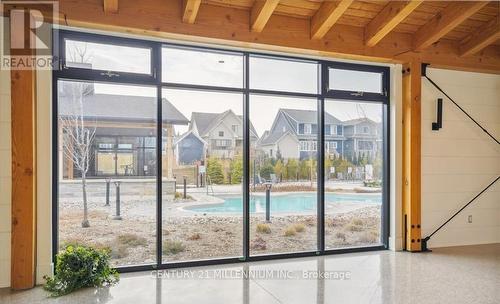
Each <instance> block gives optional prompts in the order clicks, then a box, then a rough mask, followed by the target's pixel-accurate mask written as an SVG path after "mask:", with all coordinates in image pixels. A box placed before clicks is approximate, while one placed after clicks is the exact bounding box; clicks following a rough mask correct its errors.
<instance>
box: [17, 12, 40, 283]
mask: <svg viewBox="0 0 500 304" xmlns="http://www.w3.org/2000/svg"><path fill="white" fill-rule="evenodd" d="M25 18H30V16H29V14H26V15H25ZM24 37H25V44H24V45H25V46H29V45H30V42H29V39H30V31H29V27H26V29H25V32H24ZM11 55H12V56H13V57H18V56H19V57H24V58H26V57H28V56H34V55H35V53H34V51H33V50H31V49H30V48H29V47H28V48H24V49H11ZM35 80H36V71H35V69H25V70H15V69H13V70H11V111H12V211H11V212H12V235H11V246H12V247H11V287H12V289H27V288H32V287H34V286H35V256H36V216H35V214H36V171H35V169H36V147H35V142H36V129H35V128H36V117H35V114H36V99H35V94H36V93H35V92H36V90H35Z"/></svg>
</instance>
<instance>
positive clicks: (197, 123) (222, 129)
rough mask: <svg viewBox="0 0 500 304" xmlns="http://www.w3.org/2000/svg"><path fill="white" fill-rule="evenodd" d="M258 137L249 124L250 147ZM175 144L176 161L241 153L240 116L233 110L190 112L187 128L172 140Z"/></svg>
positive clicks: (191, 160) (241, 119)
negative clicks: (177, 137) (176, 138)
mask: <svg viewBox="0 0 500 304" xmlns="http://www.w3.org/2000/svg"><path fill="white" fill-rule="evenodd" d="M257 139H258V136H257V132H256V131H255V129H254V127H253V125H252V124H250V149H254V148H255V142H256V141H257ZM175 145H176V151H177V153H178V156H179V158H178V160H179V163H184V164H188V163H193V162H194V161H197V160H199V161H201V160H204V157H205V156H208V157H216V158H220V159H225V158H233V157H235V156H236V155H242V153H243V117H242V116H241V115H236V114H235V113H234V112H233V111H232V110H227V111H225V112H222V113H204V112H193V113H192V114H191V121H190V124H189V129H188V131H187V132H186V133H185V134H183V135H182V136H181V137H180V138H179V139H178V140H176V141H175ZM188 149H189V150H190V151H189V152H187V150H188ZM200 151H204V152H203V153H202V152H200ZM185 153H186V156H185V157H184V154H185Z"/></svg>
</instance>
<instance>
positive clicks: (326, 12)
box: [311, 0, 353, 39]
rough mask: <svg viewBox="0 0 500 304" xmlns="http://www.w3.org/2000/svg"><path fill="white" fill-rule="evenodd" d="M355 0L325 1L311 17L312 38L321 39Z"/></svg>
mask: <svg viewBox="0 0 500 304" xmlns="http://www.w3.org/2000/svg"><path fill="white" fill-rule="evenodd" d="M352 2H353V0H341V1H325V2H323V4H321V7H320V8H319V10H318V11H317V12H316V14H314V16H313V17H312V19H311V38H312V39H321V38H323V37H324V36H325V35H326V33H328V31H329V30H330V29H331V28H332V26H333V25H334V24H335V23H336V22H337V20H339V18H340V17H341V16H342V15H343V14H344V12H345V11H346V10H347V9H348V8H349V6H350V5H351V3H352Z"/></svg>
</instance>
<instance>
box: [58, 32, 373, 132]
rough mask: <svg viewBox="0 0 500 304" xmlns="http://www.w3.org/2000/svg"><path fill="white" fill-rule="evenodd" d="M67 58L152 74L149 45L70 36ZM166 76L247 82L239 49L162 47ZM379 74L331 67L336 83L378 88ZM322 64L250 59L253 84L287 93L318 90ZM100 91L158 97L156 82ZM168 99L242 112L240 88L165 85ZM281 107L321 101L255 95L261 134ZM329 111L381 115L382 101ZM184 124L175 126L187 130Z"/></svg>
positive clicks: (344, 116) (344, 115)
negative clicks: (119, 44) (220, 89)
mask: <svg viewBox="0 0 500 304" xmlns="http://www.w3.org/2000/svg"><path fill="white" fill-rule="evenodd" d="M66 49H67V58H76V57H78V54H81V53H83V54H84V56H83V57H84V58H85V59H84V60H85V61H86V62H88V63H91V64H92V66H93V67H95V68H97V69H103V70H115V71H125V72H136V73H149V72H150V71H149V67H150V57H149V53H150V50H149V49H139V48H132V47H119V48H118V49H117V48H116V47H115V46H111V47H110V46H109V45H101V44H93V43H89V44H86V45H85V43H81V42H75V41H67V47H66ZM162 62H163V66H162V79H163V81H167V82H177V83H188V84H204V85H213V86H228V87H238V88H241V87H242V86H243V74H244V72H243V71H244V68H243V56H241V55H240V54H235V53H230V52H227V53H220V52H205V51H203V52H201V51H198V50H195V51H194V50H192V49H185V48H164V49H163V52H162ZM379 77H380V76H379V74H375V73H365V72H355V73H353V72H350V71H336V72H330V78H331V79H334V83H332V84H330V85H331V86H334V87H335V88H341V89H351V90H361V88H363V89H364V90H365V91H370V92H377V91H380V85H379V84H380V83H381V82H380V78H379ZM317 83H318V65H317V64H315V63H311V62H306V61H294V62H290V61H287V60H281V59H278V60H276V59H271V58H265V57H251V58H250V87H251V88H255V89H266V90H283V91H288V92H305V93H316V92H317V90H318V88H317ZM94 87H95V93H97V94H99V93H100V94H121V95H131V96H151V97H155V96H156V88H155V87H144V86H129V85H114V84H113V85H110V84H99V83H96V84H95V86H94ZM162 95H163V97H165V98H167V99H168V100H169V101H170V102H171V103H172V104H173V105H174V106H175V107H176V108H177V109H178V110H179V111H180V112H181V113H183V114H184V116H186V117H187V118H188V119H190V117H191V113H192V112H208V113H221V112H224V111H226V110H228V109H231V110H232V111H233V112H234V113H236V114H237V115H242V113H243V95H242V94H241V93H221V92H207V91H196V90H180V89H164V90H163V91H162ZM280 108H289V109H302V110H316V108H317V101H316V100H315V99H307V98H293V97H281V96H279V97H278V96H269V95H267V96H264V95H252V96H251V97H250V120H251V122H252V124H253V125H254V127H255V129H256V130H257V133H258V135H259V136H261V135H262V134H263V133H264V131H265V130H268V129H269V128H270V127H271V125H272V123H273V121H274V118H275V117H276V114H277V113H278V110H279V109H280ZM325 110H326V112H328V113H330V114H331V115H333V116H335V117H337V118H338V119H340V120H348V119H354V118H360V117H367V118H370V119H372V120H374V121H377V122H380V121H381V120H382V106H381V105H380V104H371V103H359V102H347V101H334V100H327V101H326V102H325ZM186 130H187V127H186V126H177V127H176V132H179V133H183V132H185V131H186Z"/></svg>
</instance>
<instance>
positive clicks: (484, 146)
mask: <svg viewBox="0 0 500 304" xmlns="http://www.w3.org/2000/svg"><path fill="white" fill-rule="evenodd" d="M428 75H429V77H430V78H431V79H432V80H434V81H435V82H436V83H437V84H438V85H439V86H440V87H441V88H442V89H443V90H444V91H445V92H446V93H447V94H448V95H450V96H451V97H452V98H453V99H455V101H456V102H457V103H458V104H459V105H460V106H461V107H462V108H464V109H465V110H466V111H467V112H468V113H469V114H470V115H471V116H472V117H474V118H475V119H476V120H477V121H479V122H480V123H481V124H482V125H483V126H484V127H485V128H486V129H487V130H489V131H490V133H492V134H493V135H494V136H495V137H496V138H497V139H498V138H500V76H499V75H491V74H480V73H469V72H458V71H448V70H438V69H429V71H428ZM438 97H441V98H443V128H442V129H440V130H439V131H432V129H431V124H432V122H433V121H435V117H436V99H437V98H438ZM499 152H500V148H499V147H498V145H497V144H496V143H495V142H494V141H493V140H492V139H490V138H489V137H488V136H487V135H486V134H485V133H483V131H482V130H481V129H480V128H479V127H477V126H476V125H475V124H474V123H473V122H472V121H470V120H469V119H468V118H467V117H466V116H465V115H464V114H463V113H462V112H460V110H459V109H458V108H456V107H455V106H454V105H453V104H452V103H451V102H450V101H449V100H447V99H446V98H445V97H444V96H442V94H441V93H440V92H439V91H438V90H436V89H435V88H434V87H433V86H432V85H431V84H430V83H429V82H428V81H427V80H424V79H423V80H422V237H425V236H427V235H429V233H431V232H432V231H433V230H434V229H436V228H437V227H439V225H440V224H441V223H443V222H444V221H445V220H447V219H448V218H449V217H450V216H451V215H452V214H453V213H454V212H456V211H458V210H459V209H460V208H461V207H462V206H463V205H465V204H466V203H467V202H468V201H469V200H470V199H472V198H473V197H474V196H475V195H476V194H477V193H479V191H481V190H482V189H483V188H484V187H485V186H487V185H488V184H489V183H490V182H491V181H493V180H494V178H495V177H496V176H498V175H500V153H499ZM469 215H472V223H468V221H467V219H468V216H469ZM495 242H500V182H497V184H496V185H494V186H493V187H492V188H490V189H489V190H488V192H486V193H484V194H483V195H482V196H481V197H480V198H478V199H477V201H475V202H474V203H472V204H471V205H470V206H469V207H467V208H466V209H465V210H463V211H462V213H461V214H459V215H458V216H457V217H456V218H455V219H454V220H452V221H451V222H450V223H448V225H447V226H445V227H444V228H443V229H442V230H441V231H439V232H438V233H437V234H435V235H434V236H433V237H432V239H431V241H430V243H429V247H431V248H432V247H441V246H455V245H469V244H482V243H495Z"/></svg>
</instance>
